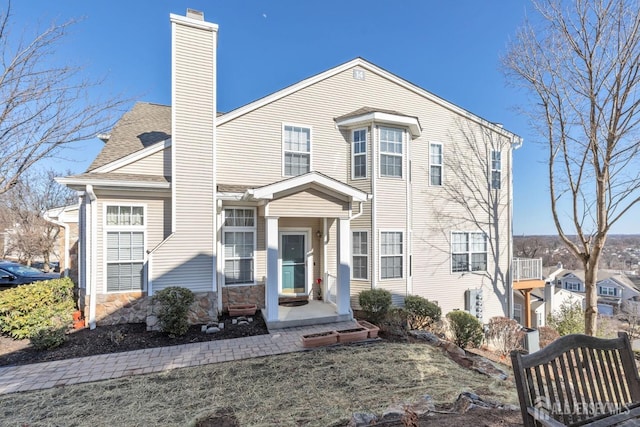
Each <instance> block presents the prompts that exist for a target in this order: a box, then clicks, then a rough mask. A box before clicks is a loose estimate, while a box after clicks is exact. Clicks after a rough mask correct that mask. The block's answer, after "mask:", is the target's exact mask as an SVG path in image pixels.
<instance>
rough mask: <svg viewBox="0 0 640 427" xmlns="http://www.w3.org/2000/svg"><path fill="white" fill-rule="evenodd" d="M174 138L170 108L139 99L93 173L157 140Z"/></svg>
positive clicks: (93, 166)
mask: <svg viewBox="0 0 640 427" xmlns="http://www.w3.org/2000/svg"><path fill="white" fill-rule="evenodd" d="M169 138H171V107H169V106H167V105H159V104H151V103H148V102H138V103H136V104H135V105H134V106H133V108H132V109H131V110H130V111H128V112H126V113H125V114H124V115H123V116H122V117H121V118H120V120H118V122H117V123H116V124H115V126H114V127H113V129H112V130H111V134H110V135H109V139H108V140H107V142H106V143H105V145H104V147H103V148H102V151H100V153H99V154H98V156H97V157H96V158H95V160H94V161H93V163H91V166H89V168H88V169H87V172H90V171H92V170H94V169H97V168H99V167H101V166H104V165H106V164H108V163H111V162H113V161H115V160H118V159H121V158H123V157H125V156H128V155H129V154H132V153H135V152H136V151H138V150H141V149H143V148H146V147H148V146H150V145H153V144H155V143H157V142H160V141H164V140H167V139H169Z"/></svg>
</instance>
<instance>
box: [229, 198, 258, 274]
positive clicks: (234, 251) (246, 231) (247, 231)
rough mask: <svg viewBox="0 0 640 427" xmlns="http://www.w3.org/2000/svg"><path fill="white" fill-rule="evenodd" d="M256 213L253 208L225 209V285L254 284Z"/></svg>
mask: <svg viewBox="0 0 640 427" xmlns="http://www.w3.org/2000/svg"><path fill="white" fill-rule="evenodd" d="M255 216H256V211H255V209H253V208H225V209H224V221H223V225H222V230H223V231H222V234H223V237H222V239H223V241H222V244H223V246H224V284H225V285H239V284H252V283H254V265H255V244H256V239H255V237H256V218H255Z"/></svg>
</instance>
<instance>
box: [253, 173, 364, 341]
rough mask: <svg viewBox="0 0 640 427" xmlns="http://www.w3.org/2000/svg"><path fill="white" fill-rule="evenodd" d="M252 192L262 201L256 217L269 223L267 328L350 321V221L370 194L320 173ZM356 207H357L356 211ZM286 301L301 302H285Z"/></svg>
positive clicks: (266, 234) (351, 314)
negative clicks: (354, 209) (294, 302)
mask: <svg viewBox="0 0 640 427" xmlns="http://www.w3.org/2000/svg"><path fill="white" fill-rule="evenodd" d="M248 195H249V196H250V197H251V198H252V199H253V200H256V201H258V202H259V209H258V217H259V219H260V220H264V224H265V227H264V236H263V238H264V242H265V244H264V248H265V252H266V268H265V272H266V275H265V278H264V279H265V280H264V283H265V308H264V310H263V315H264V318H265V321H266V323H267V327H268V328H269V329H275V328H287V327H294V326H306V325H313V324H322V323H332V322H340V321H347V320H351V319H352V318H353V313H352V310H351V306H350V282H351V226H350V221H351V219H352V218H354V217H355V216H358V215H359V212H362V203H364V202H365V201H367V200H368V199H369V195H368V194H367V193H364V192H362V191H360V190H358V189H356V188H353V187H351V186H349V185H347V184H344V183H342V182H340V181H337V180H334V179H332V178H329V177H327V176H325V175H322V174H320V173H318V172H309V173H307V174H304V175H300V176H296V177H293V178H289V179H287V180H284V181H280V182H277V183H274V184H270V185H267V186H264V187H260V188H256V189H252V190H248ZM358 203H359V206H358ZM354 205H355V206H356V207H359V209H358V210H357V211H356V212H355V213H354V212H353V210H352V208H353V206H354ZM318 291H319V292H318ZM287 299H289V300H291V301H293V300H295V301H300V302H301V305H295V306H287V305H283V304H282V302H283V300H285V301H286V300H287Z"/></svg>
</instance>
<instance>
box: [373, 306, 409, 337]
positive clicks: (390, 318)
mask: <svg viewBox="0 0 640 427" xmlns="http://www.w3.org/2000/svg"><path fill="white" fill-rule="evenodd" d="M379 324H380V330H382V331H383V332H384V333H386V334H390V335H398V336H404V335H406V333H407V311H406V310H405V309H403V308H400V307H392V308H390V309H389V310H387V311H386V312H385V316H384V318H383V319H382V320H381V321H380V323H379Z"/></svg>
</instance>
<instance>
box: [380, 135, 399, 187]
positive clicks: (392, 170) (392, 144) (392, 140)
mask: <svg viewBox="0 0 640 427" xmlns="http://www.w3.org/2000/svg"><path fill="white" fill-rule="evenodd" d="M380 175H381V176H396V177H399V178H402V131H401V130H400V129H393V128H380Z"/></svg>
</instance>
